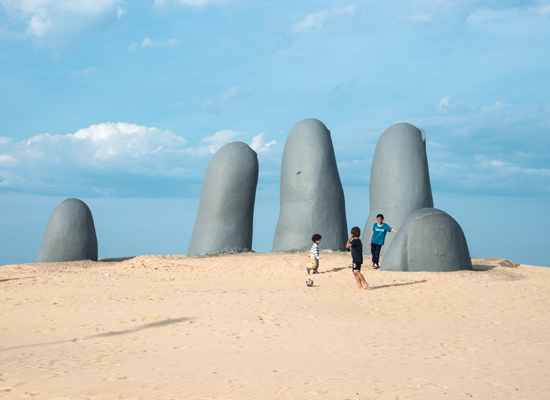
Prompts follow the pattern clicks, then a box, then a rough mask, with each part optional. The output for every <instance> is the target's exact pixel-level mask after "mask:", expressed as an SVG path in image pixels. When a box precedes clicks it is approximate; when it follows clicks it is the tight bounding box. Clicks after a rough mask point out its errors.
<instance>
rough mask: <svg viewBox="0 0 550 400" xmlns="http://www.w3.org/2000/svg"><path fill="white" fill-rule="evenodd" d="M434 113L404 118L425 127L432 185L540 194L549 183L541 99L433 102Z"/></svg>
mask: <svg viewBox="0 0 550 400" xmlns="http://www.w3.org/2000/svg"><path fill="white" fill-rule="evenodd" d="M434 109H435V110H436V111H437V114H436V115H433V116H430V117H427V118H413V119H410V120H408V121H407V122H410V123H412V124H414V125H416V126H418V127H422V128H424V129H425V130H426V134H427V138H428V141H427V150H428V160H429V165H430V176H431V178H432V187H434V188H436V189H437V190H441V189H442V188H444V190H450V191H456V192H467V191H469V192H474V193H492V194H496V193H509V192H510V191H514V190H516V189H517V188H521V194H522V195H532V194H541V193H546V192H548V188H550V183H549V182H550V180H549V178H550V165H549V163H548V161H547V160H548V158H547V156H546V152H545V148H544V145H543V144H544V143H546V142H547V138H546V133H547V132H548V130H549V129H550V112H549V110H548V107H547V106H545V105H537V106H529V107H526V108H514V107H512V106H511V105H509V104H507V102H506V101H504V100H503V99H498V100H495V101H494V102H493V103H492V104H489V105H477V104H467V103H466V102H464V101H453V99H452V97H451V96H450V95H447V96H444V97H443V98H441V99H440V100H438V101H437V102H435V103H434Z"/></svg>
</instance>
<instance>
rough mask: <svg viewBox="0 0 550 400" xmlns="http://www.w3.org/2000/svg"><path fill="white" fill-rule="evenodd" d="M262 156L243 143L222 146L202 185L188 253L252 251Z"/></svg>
mask: <svg viewBox="0 0 550 400" xmlns="http://www.w3.org/2000/svg"><path fill="white" fill-rule="evenodd" d="M257 183H258V156H257V154H256V152H255V151H254V150H252V149H251V148H250V147H248V145H247V144H245V143H243V142H232V143H229V144H226V145H225V146H223V147H222V148H221V149H219V150H218V151H217V152H216V154H214V156H213V157H212V159H211V160H210V163H209V164H208V168H207V169H206V174H205V176H204V182H203V184H202V191H201V199H200V203H199V211H198V213H197V219H196V221H195V227H194V229H193V234H192V236H191V242H190V243H189V248H188V250H187V255H188V256H191V257H192V256H205V255H212V254H221V253H228V252H230V251H237V252H244V251H251V250H252V227H253V219H254V201H255V199H256V185H257Z"/></svg>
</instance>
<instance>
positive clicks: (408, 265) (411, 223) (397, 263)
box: [380, 208, 472, 272]
mask: <svg viewBox="0 0 550 400" xmlns="http://www.w3.org/2000/svg"><path fill="white" fill-rule="evenodd" d="M380 269H381V270H383V271H434V272H439V271H441V272H446V271H458V270H464V269H466V270H472V260H471V258H470V251H469V250H468V243H466V238H465V237H464V232H462V228H461V227H460V225H458V223H457V222H456V221H455V220H454V219H453V218H452V217H451V216H450V215H449V214H447V213H446V212H444V211H441V210H438V209H437V208H424V209H421V210H417V211H415V212H413V213H412V214H411V215H409V217H408V218H407V219H406V221H405V222H404V223H403V225H401V228H400V229H399V231H398V232H397V234H396V235H395V238H394V239H393V242H392V244H391V245H390V246H389V247H388V251H387V252H386V257H385V258H384V262H383V263H382V265H381V267H380Z"/></svg>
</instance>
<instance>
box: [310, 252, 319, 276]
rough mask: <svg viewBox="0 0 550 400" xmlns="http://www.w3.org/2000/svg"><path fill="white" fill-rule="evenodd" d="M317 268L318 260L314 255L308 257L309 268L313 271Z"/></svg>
mask: <svg viewBox="0 0 550 400" xmlns="http://www.w3.org/2000/svg"><path fill="white" fill-rule="evenodd" d="M317 268H319V260H318V259H317V257H315V256H310V257H309V269H310V270H311V271H312V272H313V273H316V272H317Z"/></svg>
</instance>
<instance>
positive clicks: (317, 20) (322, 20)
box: [294, 4, 356, 32]
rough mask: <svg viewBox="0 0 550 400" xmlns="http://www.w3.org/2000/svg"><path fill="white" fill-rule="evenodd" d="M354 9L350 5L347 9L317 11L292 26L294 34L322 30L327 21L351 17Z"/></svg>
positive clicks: (353, 6) (352, 5)
mask: <svg viewBox="0 0 550 400" xmlns="http://www.w3.org/2000/svg"><path fill="white" fill-rule="evenodd" d="M355 11H356V7H355V5H354V4H351V5H350V6H348V7H342V8H330V9H327V10H323V11H319V12H317V13H313V14H309V15H308V16H307V17H306V19H305V20H303V21H300V22H298V23H297V24H295V25H294V30H295V31H296V32H304V31H309V30H313V29H320V28H322V27H323V26H324V25H325V24H326V23H327V21H328V20H329V19H331V18H333V17H335V16H340V15H353V14H355Z"/></svg>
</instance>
